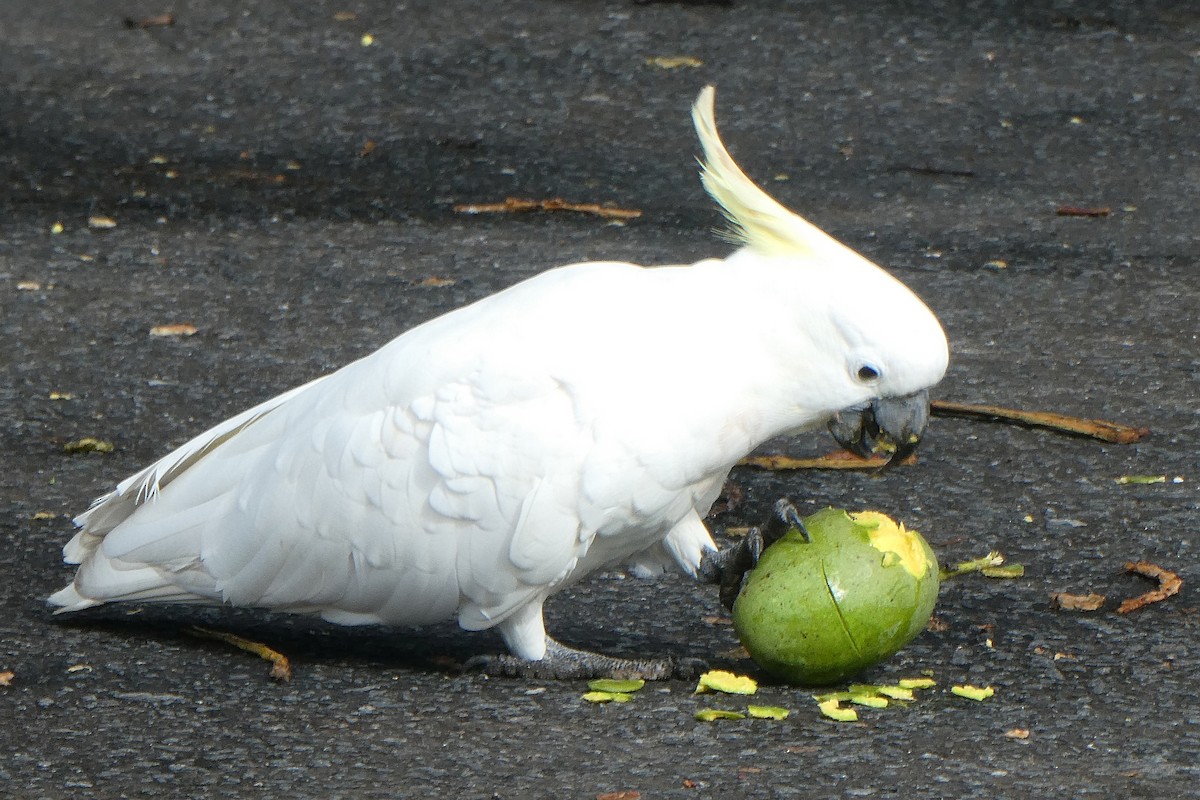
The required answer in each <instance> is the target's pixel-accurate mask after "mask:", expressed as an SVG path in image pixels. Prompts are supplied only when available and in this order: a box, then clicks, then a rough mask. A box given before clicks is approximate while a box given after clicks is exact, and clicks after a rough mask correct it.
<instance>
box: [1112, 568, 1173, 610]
mask: <svg viewBox="0 0 1200 800" xmlns="http://www.w3.org/2000/svg"><path fill="white" fill-rule="evenodd" d="M1125 571H1126V572H1132V573H1133V574H1135V575H1141V576H1142V577H1145V578H1150V579H1151V580H1156V581H1158V588H1157V589H1155V590H1153V591H1150V592H1146V593H1145V594H1140V595H1138V596H1137V597H1131V598H1129V599H1128V600H1122V601H1121V605H1120V606H1118V607H1117V613H1118V614H1128V613H1129V612H1130V611H1137V610H1138V609H1139V608H1144V607H1146V606H1148V605H1150V604H1151V603H1159V602H1162V601H1163V600H1166V599H1167V598H1168V597H1170V596H1172V595H1175V594H1179V590H1180V589H1182V588H1183V579H1182V578H1180V577H1179V576H1178V575H1176V574H1175V573H1174V572H1171V571H1170V570H1167V569H1163V568H1162V567H1160V566H1158V565H1157V564H1151V563H1150V562H1149V561H1127V562H1125Z"/></svg>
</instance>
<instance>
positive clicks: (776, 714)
mask: <svg viewBox="0 0 1200 800" xmlns="http://www.w3.org/2000/svg"><path fill="white" fill-rule="evenodd" d="M746 713H747V714H748V715H749V716H750V718H751V719H787V717H788V714H789V713H791V712H789V711H788V710H787V709H786V708H780V707H779V706H746Z"/></svg>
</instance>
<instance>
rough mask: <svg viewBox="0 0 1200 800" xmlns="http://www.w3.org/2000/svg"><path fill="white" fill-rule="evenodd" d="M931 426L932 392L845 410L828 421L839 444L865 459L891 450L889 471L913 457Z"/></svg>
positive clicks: (876, 399) (883, 400)
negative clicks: (894, 465)
mask: <svg viewBox="0 0 1200 800" xmlns="http://www.w3.org/2000/svg"><path fill="white" fill-rule="evenodd" d="M928 424H929V392H928V391H927V390H924V389H922V390H921V391H919V392H913V393H912V394H906V395H904V396H903V397H877V398H875V399H874V400H872V401H871V402H870V404H869V405H866V406H862V407H853V408H847V409H843V410H842V411H839V412H838V413H837V414H835V415H834V416H833V419H832V420H830V421H829V432H830V433H831V434H833V438H834V439H837V442H838V444H840V445H841V446H842V447H844V448H846V449H847V450H849V451H850V452H852V453H855V454H857V455H860V456H862V457H863V458H867V457H869V456H871V455H872V454H873V453H875V451H876V450H879V449H884V450H891V453H892V454H891V457H890V458H888V462H887V464H885V465H884V466H885V468H886V467H890V466H892V465H893V464H899V463H900V462H901V461H903V460H904V459H906V458H908V457H909V456H910V455H912V454H913V451H915V450H916V449H917V445H918V444H919V443H920V441H921V436H922V435H923V434H924V433H925V426H926V425H928Z"/></svg>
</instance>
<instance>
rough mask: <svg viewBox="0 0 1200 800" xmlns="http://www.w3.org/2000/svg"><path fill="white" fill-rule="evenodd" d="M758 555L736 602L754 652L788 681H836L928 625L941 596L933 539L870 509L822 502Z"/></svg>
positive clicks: (738, 622) (737, 621)
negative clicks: (853, 510)
mask: <svg viewBox="0 0 1200 800" xmlns="http://www.w3.org/2000/svg"><path fill="white" fill-rule="evenodd" d="M803 522H804V527H805V529H806V530H807V531H808V534H809V538H805V536H804V533H803V532H801V531H800V530H799V529H792V530H790V531H788V532H787V533H786V534H785V535H784V536H783V537H782V538H781V539H779V540H778V541H777V542H775V543H774V544H772V545H771V546H770V547H768V548H767V549H766V551H765V552H764V553H763V554H762V558H761V559H759V562H758V565H757V566H756V567H755V568H754V569H753V570H752V571H751V572H750V575H749V578H748V579H747V581H746V585H745V587H744V588H743V589H742V592H741V594H740V595H738V598H737V601H736V602H735V603H734V606H733V625H734V628H735V630H736V631H737V634H738V637H739V638H740V639H741V641H742V644H743V645H744V646H745V647H746V650H747V651H749V653H750V656H751V657H752V658H753V659H754V661H755V662H756V663H757V664H758V665H759V666H761V667H762V668H763V669H764V670H766V671H767V672H769V673H771V674H772V675H774V676H775V677H777V678H780V679H782V680H784V681H787V682H788V683H797V684H805V685H822V684H829V683H836V682H838V681H841V680H843V679H845V678H848V677H850V676H851V675H854V674H855V673H857V672H860V671H862V670H864V669H866V668H867V667H870V666H872V665H874V664H877V663H879V662H880V661H883V660H884V659H886V658H888V657H889V656H891V655H892V654H893V653H895V652H896V651H897V650H899V649H900V648H901V647H903V646H904V645H906V644H907V643H908V642H910V641H911V640H912V639H913V638H914V637H916V635H917V634H919V633H920V632H921V631H922V630H924V629H925V625H926V623H927V622H928V621H929V616H930V614H932V613H933V604H934V602H935V601H936V600H937V593H938V563H937V558H936V557H935V556H934V554H933V551H932V550H931V549H930V548H929V544H928V543H927V542H926V541H925V540H924V539H923V538H921V535H920V534H918V533H917V532H916V531H908V530H905V529H904V526H903V525H897V524H896V523H895V522H893V521H892V520H891V519H889V518H888V517H887V516H885V515H883V514H880V513H878V512H874V511H864V512H861V513H858V514H853V515H852V514H847V513H846V512H845V511H843V510H841V509H835V508H827V509H825V510H824V511H819V512H817V513H816V514H813V515H812V516H810V517H808V518H806V519H805V520H804V521H803Z"/></svg>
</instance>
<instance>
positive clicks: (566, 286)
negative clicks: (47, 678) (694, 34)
mask: <svg viewBox="0 0 1200 800" xmlns="http://www.w3.org/2000/svg"><path fill="white" fill-rule="evenodd" d="M713 101H714V90H713V88H712V87H707V88H705V89H704V90H703V91H702V92H701V93H700V96H699V98H698V99H697V100H696V103H695V106H694V107H693V110H692V116H693V120H694V122H695V126H696V131H697V133H698V134H699V137H700V142H701V144H702V146H703V150H704V160H703V182H704V186H705V188H706V189H707V190H708V192H709V194H711V195H712V197H713V199H715V200H716V202H717V203H719V204H720V206H721V208H722V209H723V210H724V212H725V214H726V216H727V217H728V218H729V221H730V222H731V223H732V233H733V235H734V236H736V238H737V239H738V240H739V241H740V245H741V246H740V248H739V249H737V250H736V252H734V253H733V254H732V255H730V256H728V257H726V258H711V259H705V260H703V261H699V262H697V263H695V264H690V265H674V266H657V267H643V266H638V265H634V264H627V263H616V262H593V263H582V264H572V265H569V266H564V267H560V268H557V269H553V270H549V271H547V272H544V273H542V274H540V275H537V276H535V277H532V278H530V279H528V280H525V281H523V282H521V283H519V284H517V285H515V286H513V287H511V288H509V289H506V290H504V291H501V292H499V293H497V294H494V295H492V296H490V297H486V298H484V299H482V300H480V301H478V302H476V303H473V304H471V305H469V306H466V307H464V308H460V309H457V310H455V311H452V312H450V313H448V314H445V315H444V316H442V317H439V318H437V319H434V320H432V321H430V322H427V323H425V324H423V325H420V326H418V327H416V328H413V329H412V330H410V331H408V332H406V333H404V334H402V335H401V336H399V337H398V338H396V339H395V340H393V341H392V342H390V343H388V344H387V345H385V346H383V347H382V348H380V349H379V350H377V351H376V352H374V353H372V354H371V355H369V356H367V357H365V358H363V359H360V360H358V361H356V362H354V363H352V364H349V365H347V366H346V367H343V368H342V369H340V370H338V371H337V372H334V373H332V374H330V375H326V376H324V377H322V378H318V379H317V380H314V381H312V382H310V383H307V384H305V385H303V386H301V387H299V388H296V389H293V390H291V391H289V392H285V393H284V394H282V395H280V396H278V397H275V398H273V399H271V400H268V401H266V402H265V403H262V404H260V405H258V406H255V407H254V408H251V409H250V410H248V411H246V412H244V413H242V414H239V415H237V416H235V417H233V418H232V419H229V420H227V421H225V422H222V423H221V424H219V425H217V426H215V427H214V428H212V429H211V430H208V431H206V432H204V433H202V434H200V435H199V436H197V437H196V438H194V439H192V440H191V441H189V442H187V443H186V444H184V445H183V446H181V447H179V448H178V449H176V450H175V451H174V452H172V453H170V454H169V455H167V456H166V457H164V458H163V459H162V460H160V461H158V462H156V463H154V464H152V465H150V466H149V467H147V468H145V469H144V470H142V471H141V472H139V473H137V474H136V475H133V476H132V477H130V478H127V479H126V480H124V481H122V482H121V483H120V484H118V485H117V487H116V489H115V490H114V491H112V492H111V493H109V494H107V495H105V496H103V497H101V498H99V499H98V500H97V501H96V502H95V503H94V504H93V505H92V506H91V508H89V509H88V510H87V511H86V512H84V513H83V514H81V515H80V516H79V517H78V518H77V519H76V520H75V523H76V524H77V525H78V526H79V527H80V528H81V530H80V531H79V532H78V533H77V534H76V535H75V537H74V538H73V539H72V540H71V541H70V542H69V543H68V544H67V545H66V547H65V548H64V555H65V559H66V561H67V562H68V563H70V564H78V565H79V568H78V571H77V572H76V575H75V578H74V580H73V581H72V582H71V583H70V585H68V586H67V587H65V588H64V589H62V590H61V591H59V592H57V593H55V594H54V595H53V596H51V597H50V599H49V600H50V603H52V604H53V605H55V606H58V607H59V608H58V611H59V612H66V611H79V610H81V609H84V608H88V607H90V606H95V605H98V604H101V603H108V602H114V601H125V602H140V603H145V602H185V603H186V602H200V603H227V604H230V605H234V606H247V607H256V608H266V609H274V610H278V611H289V612H297V613H306V614H317V615H319V616H321V617H323V618H324V619H326V620H329V621H331V622H335V623H341V624H346V625H358V624H384V625H396V626H410V625H420V624H425V623H432V622H435V621H439V620H443V619H447V618H452V617H457V620H458V623H459V624H460V625H461V626H462V627H463V628H465V629H467V630H481V629H485V628H492V627H494V628H496V629H497V630H498V632H499V633H500V634H501V636H502V637H503V639H504V641H505V643H506V645H507V646H508V649H509V652H510V654H509V655H505V656H496V657H494V658H491V659H489V660H487V662H486V663H487V666H488V667H490V668H495V669H497V670H500V671H505V672H510V673H515V674H530V675H545V676H555V675H558V676H587V675H594V674H600V673H626V674H637V673H640V674H643V675H645V676H647V677H665V676H666V675H668V674H669V673H670V664H669V663H668V662H666V661H665V660H648V661H637V662H631V661H625V660H622V659H613V658H607V657H604V656H599V655H596V654H593V653H587V652H584V651H579V650H573V649H571V648H568V647H566V646H564V645H561V644H559V643H557V642H555V641H554V640H553V639H551V638H550V637H549V636H548V635H547V634H546V629H545V625H544V622H543V617H542V605H543V603H544V602H545V601H546V599H547V598H548V597H549V596H550V595H552V594H554V593H555V592H558V591H560V590H562V589H563V588H565V587H567V586H570V585H571V584H572V583H574V582H575V581H578V580H579V579H580V578H582V577H584V576H586V575H588V574H589V573H591V572H594V571H596V570H598V569H602V568H605V567H610V566H615V565H621V564H628V565H632V566H633V567H634V568H635V569H637V570H640V571H654V570H661V569H663V568H665V567H671V566H674V567H677V568H680V569H682V570H683V571H684V572H685V573H688V574H691V575H693V576H695V575H697V573H698V571H702V570H701V567H702V562H704V561H706V560H707V559H709V558H711V557H712V556H713V555H714V554H715V550H716V548H715V546H714V544H713V540H712V538H711V536H710V535H709V532H708V530H707V529H706V527H705V524H704V522H703V518H704V516H705V514H706V513H707V511H708V509H709V507H710V505H711V504H712V502H713V501H714V500H715V499H716V497H717V495H718V493H719V492H720V490H721V487H722V484H723V483H724V481H725V478H726V475H727V474H728V473H729V471H730V469H731V468H732V467H733V465H734V464H735V463H736V462H737V461H738V460H739V459H741V458H742V457H743V456H745V455H746V454H747V453H749V452H750V451H751V450H753V449H754V448H755V447H757V446H758V445H759V444H761V443H762V442H764V441H766V440H768V439H770V438H772V437H775V436H778V435H780V434H787V433H793V432H797V431H806V430H811V429H815V428H819V427H822V426H826V425H829V426H830V428H831V430H832V432H833V433H834V435H835V437H837V438H838V440H839V441H841V442H842V443H843V444H846V445H847V446H849V447H851V448H853V449H856V450H859V451H864V450H869V449H871V447H872V446H873V445H874V444H875V443H876V442H877V441H879V440H885V441H886V440H890V441H891V442H892V443H893V444H894V445H895V446H896V449H897V452H898V453H907V452H909V451H911V449H912V448H913V447H914V446H915V445H916V442H917V440H918V439H919V438H920V436H921V434H922V432H923V430H924V428H925V422H926V420H927V415H928V393H927V390H928V388H929V387H930V386H932V385H933V384H935V383H937V382H938V380H940V379H941V377H942V375H943V373H944V372H945V369H946V363H947V345H946V337H945V334H944V333H943V331H942V328H941V326H940V325H939V324H938V321H937V319H936V318H935V317H934V315H933V314H932V313H931V312H930V310H929V309H928V308H927V307H926V306H925V304H924V303H922V302H921V300H919V299H918V298H917V297H916V295H914V294H913V293H912V292H911V291H910V290H909V289H907V288H906V287H905V286H904V285H902V284H901V283H900V282H899V281H897V280H896V279H894V278H893V277H891V276H890V275H888V274H887V273H885V272H884V271H883V270H882V269H880V268H879V267H878V266H876V265H875V264H873V263H872V262H870V261H868V260H867V259H866V258H864V257H863V256H861V255H859V254H857V253H855V252H854V251H852V250H850V249H849V248H847V247H845V246H844V245H842V244H840V243H838V242H837V241H836V240H834V239H833V238H831V237H830V236H828V235H827V234H825V233H824V232H822V231H821V230H819V229H818V228H816V227H814V226H813V225H811V224H810V223H808V222H806V221H805V220H803V219H801V218H800V217H799V216H797V215H795V214H793V213H792V212H790V211H788V210H787V209H785V208H784V207H783V206H781V205H780V204H779V203H777V202H776V201H775V200H773V199H772V198H771V197H769V196H768V195H767V194H766V193H765V192H763V191H762V190H761V189H759V188H758V187H757V186H755V185H754V184H753V183H752V182H751V181H750V179H749V178H747V177H746V175H745V174H744V173H743V172H742V171H741V170H740V169H739V168H738V166H737V165H736V164H735V163H734V161H733V159H732V158H731V157H730V155H729V153H728V152H727V151H726V149H725V147H724V145H723V144H722V143H721V140H720V138H719V137H718V134H717V129H716V126H715V122H714V117H713ZM847 287H853V291H852V292H849V293H848V292H847ZM849 297H859V298H867V299H868V300H869V303H868V304H867V305H865V306H864V304H863V303H855V302H849V301H848V298H849ZM876 308H878V309H886V313H883V314H878V313H875V312H874V311H873V309H876ZM713 364H719V365H720V366H721V369H720V375H719V377H718V378H715V379H714V378H713V373H712V365H713ZM707 572H709V573H711V570H708V571H707Z"/></svg>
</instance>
